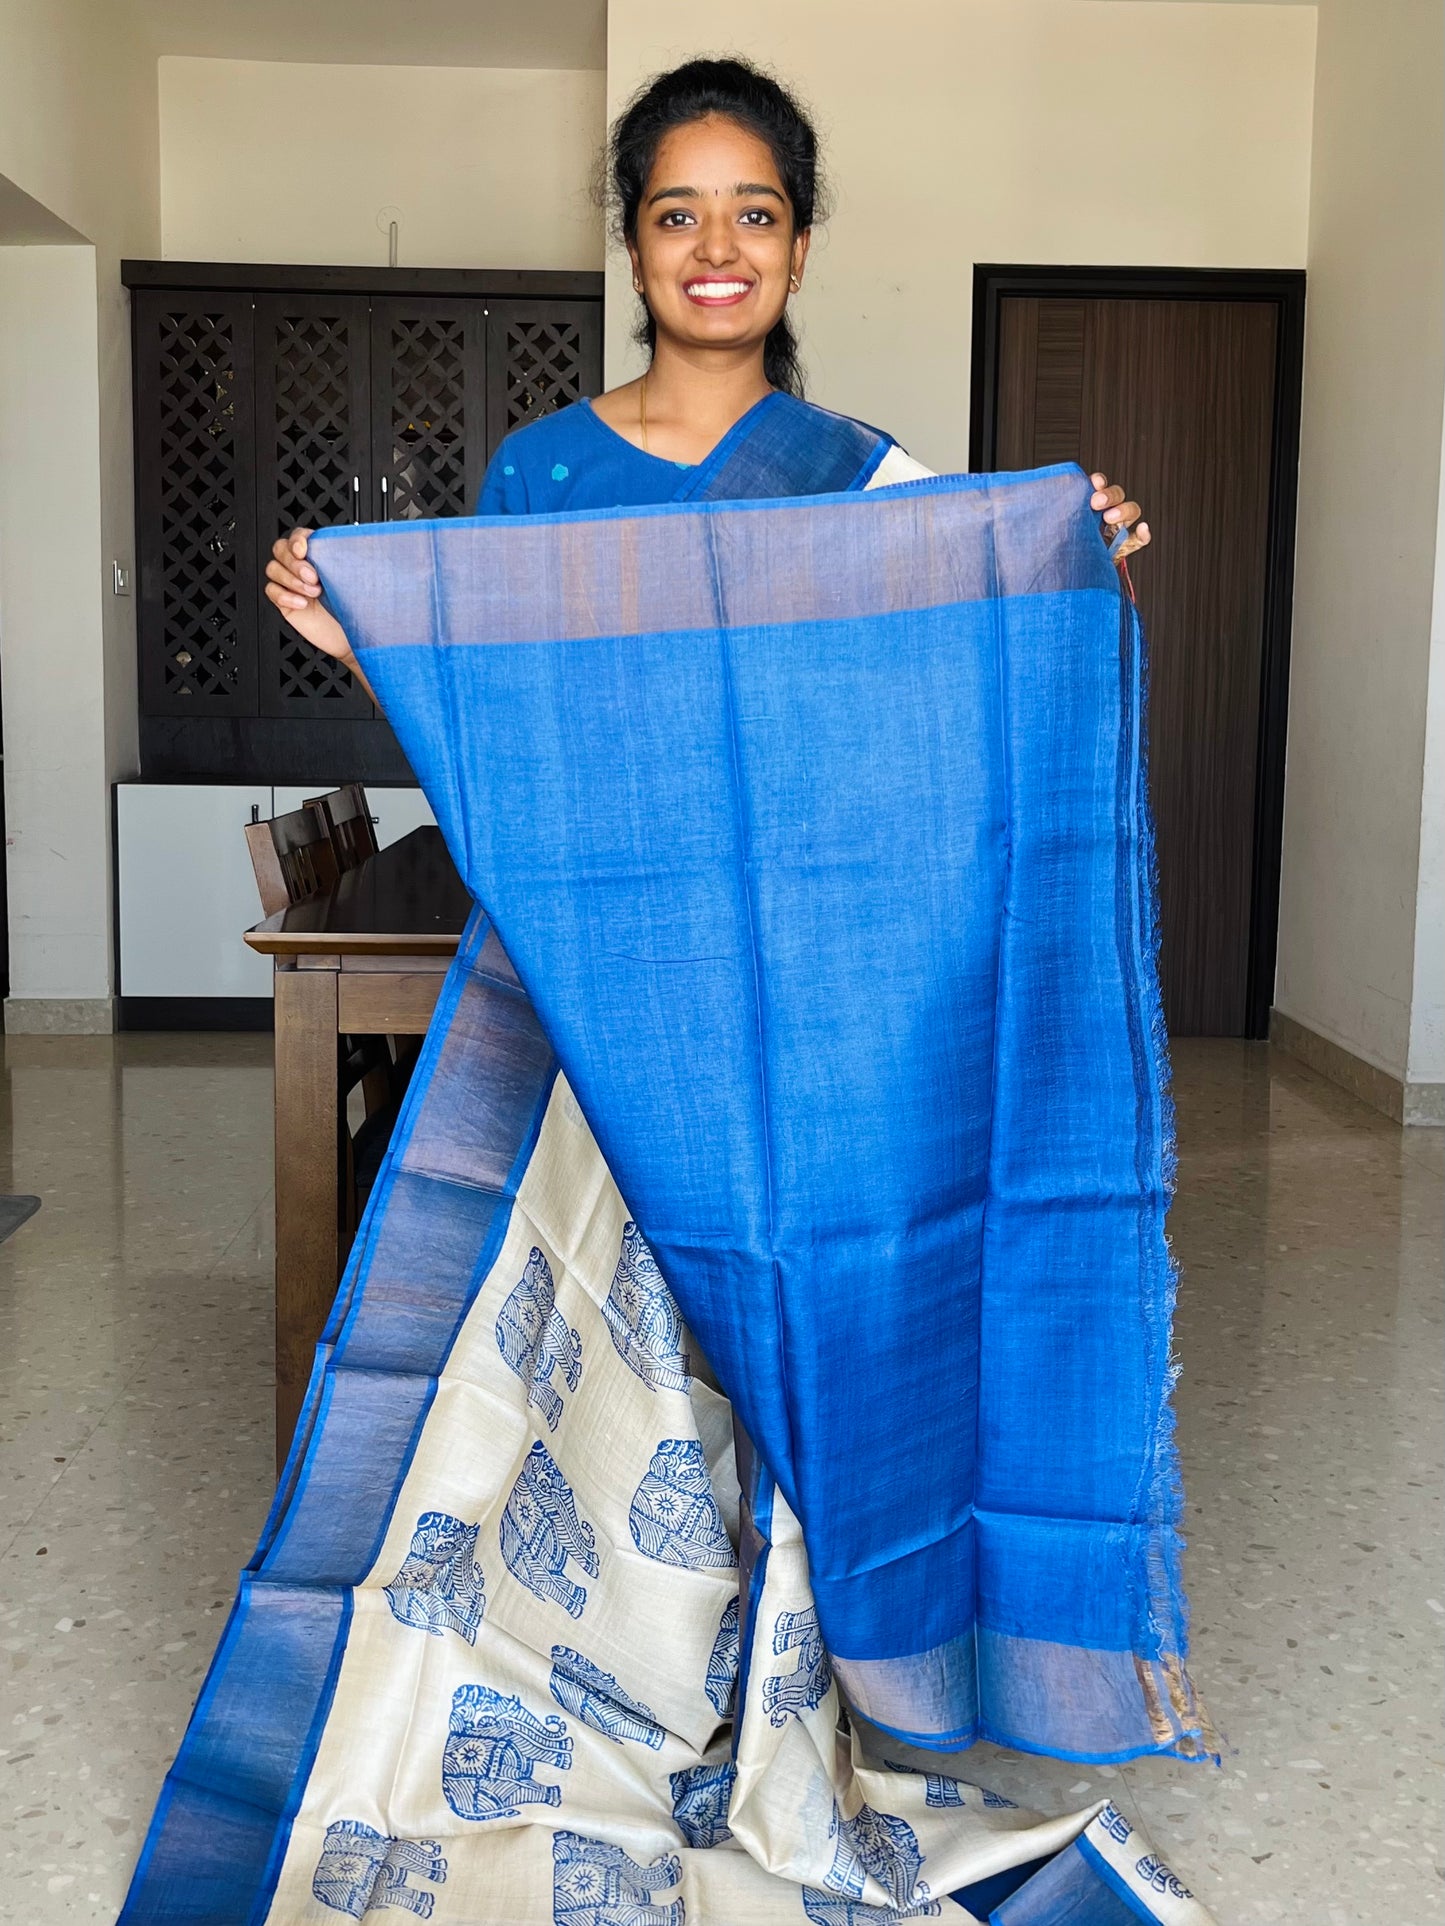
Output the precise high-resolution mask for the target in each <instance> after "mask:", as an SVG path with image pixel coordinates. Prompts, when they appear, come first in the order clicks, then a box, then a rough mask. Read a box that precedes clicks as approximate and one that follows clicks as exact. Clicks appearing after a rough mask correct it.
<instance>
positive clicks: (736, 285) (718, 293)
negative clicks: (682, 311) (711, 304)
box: [687, 281, 751, 301]
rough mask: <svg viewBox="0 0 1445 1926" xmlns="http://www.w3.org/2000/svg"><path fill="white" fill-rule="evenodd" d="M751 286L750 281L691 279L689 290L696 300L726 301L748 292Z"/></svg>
mask: <svg viewBox="0 0 1445 1926" xmlns="http://www.w3.org/2000/svg"><path fill="white" fill-rule="evenodd" d="M750 286H751V283H750V282H748V281H690V282H689V283H688V287H687V291H688V293H689V294H690V295H692V297H693V298H694V300H698V299H701V300H703V301H726V300H730V299H731V298H732V296H733V295H735V294H746V293H747V291H748V288H749V287H750Z"/></svg>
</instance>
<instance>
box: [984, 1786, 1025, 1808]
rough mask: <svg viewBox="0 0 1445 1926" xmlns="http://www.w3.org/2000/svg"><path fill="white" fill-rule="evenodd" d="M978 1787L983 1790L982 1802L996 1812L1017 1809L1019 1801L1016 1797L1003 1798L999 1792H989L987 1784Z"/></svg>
mask: <svg viewBox="0 0 1445 1926" xmlns="http://www.w3.org/2000/svg"><path fill="white" fill-rule="evenodd" d="M980 1789H981V1791H982V1792H983V1803H984V1804H985V1805H986V1806H990V1807H992V1808H993V1809H994V1810H995V1811H998V1812H1017V1811H1018V1809H1019V1802H1018V1800H1017V1799H1005V1798H1004V1796H1003V1794H1002V1793H1001V1792H990V1791H989V1789H988V1787H987V1786H984V1787H982V1788H980Z"/></svg>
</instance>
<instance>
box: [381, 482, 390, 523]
mask: <svg viewBox="0 0 1445 1926" xmlns="http://www.w3.org/2000/svg"><path fill="white" fill-rule="evenodd" d="M381 519H382V520H383V521H384V522H389V521H390V520H391V483H390V482H389V481H388V480H387V478H386V476H385V475H383V476H382V478H381Z"/></svg>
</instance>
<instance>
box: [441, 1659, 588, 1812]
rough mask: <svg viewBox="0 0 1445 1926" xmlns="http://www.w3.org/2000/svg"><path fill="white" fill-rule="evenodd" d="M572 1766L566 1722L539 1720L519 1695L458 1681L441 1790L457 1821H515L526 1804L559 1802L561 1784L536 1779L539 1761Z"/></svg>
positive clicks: (566, 1767) (551, 1716)
mask: <svg viewBox="0 0 1445 1926" xmlns="http://www.w3.org/2000/svg"><path fill="white" fill-rule="evenodd" d="M571 1764H572V1741H571V1740H570V1739H569V1738H568V1737H567V1721H566V1720H565V1719H559V1718H558V1717H557V1715H556V1713H555V1712H549V1713H547V1715H546V1716H545V1717H544V1718H540V1719H539V1718H538V1717H537V1715H536V1713H535V1712H529V1711H528V1709H527V1707H526V1706H525V1705H523V1703H522V1701H521V1700H520V1699H518V1698H504V1697H503V1696H502V1694H501V1693H500V1692H494V1691H493V1690H492V1688H491V1686H490V1685H460V1686H458V1687H457V1689H456V1691H455V1692H454V1693H453V1694H452V1717H451V1726H450V1729H449V1731H448V1733H447V1742H446V1745H445V1747H444V1748H443V1751H442V1794H443V1797H444V1798H445V1799H446V1802H447V1804H448V1805H449V1806H450V1807H451V1809H452V1811H453V1812H454V1813H456V1815H457V1817H458V1818H459V1819H511V1818H515V1817H516V1815H517V1813H518V1812H519V1811H520V1809H521V1808H522V1807H523V1806H555V1805H558V1804H560V1803H561V1799H562V1788H561V1787H560V1786H553V1785H545V1784H540V1783H539V1782H538V1781H536V1780H534V1779H533V1777H532V1774H533V1772H534V1771H535V1770H536V1768H537V1767H538V1766H539V1765H544V1766H551V1767H553V1769H554V1770H556V1771H558V1772H566V1771H568V1770H569V1769H570V1767H571Z"/></svg>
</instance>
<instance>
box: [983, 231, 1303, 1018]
mask: <svg viewBox="0 0 1445 1926" xmlns="http://www.w3.org/2000/svg"><path fill="white" fill-rule="evenodd" d="M1303 348H1304V274H1303V273H1302V272H1298V271H1294V272H1290V271H1281V272H1277V273H1276V272H1260V271H1255V270H1246V269H1241V270H1219V271H1215V270H1208V271H1206V270H1197V269H1154V268H1147V269H1146V268H1050V267H1000V266H980V267H977V268H976V269H975V271H974V333H973V405H972V412H971V427H970V445H969V465H970V467H971V468H973V469H975V470H1009V469H1016V468H1035V467H1042V466H1044V465H1046V464H1048V463H1051V462H1057V461H1078V462H1080V463H1082V465H1083V466H1084V467H1085V468H1090V469H1103V470H1104V471H1105V472H1106V473H1107V474H1108V476H1109V478H1110V480H1111V481H1122V482H1124V483H1125V484H1126V486H1127V487H1128V490H1129V493H1130V495H1131V496H1132V497H1133V499H1135V500H1136V501H1138V502H1140V503H1142V505H1143V508H1144V514H1145V519H1146V520H1147V521H1148V522H1149V523H1150V526H1151V530H1152V532H1153V535H1154V541H1153V544H1152V545H1151V547H1150V548H1149V549H1148V550H1147V551H1145V553H1144V554H1142V555H1141V556H1139V557H1137V558H1136V565H1135V567H1134V569H1133V580H1134V586H1135V590H1136V593H1137V595H1138V600H1139V609H1140V613H1141V615H1142V616H1143V619H1144V627H1145V631H1146V634H1147V636H1148V639H1149V654H1150V665H1151V674H1150V697H1149V734H1150V787H1151V791H1152V796H1153V803H1154V816H1155V824H1156V832H1157V841H1158V851H1159V894H1160V920H1161V923H1162V927H1163V947H1162V955H1161V959H1160V974H1161V978H1162V984H1163V991H1164V1009H1165V1015H1166V1018H1167V1020H1168V1024H1169V1028H1170V1031H1171V1033H1172V1034H1174V1035H1175V1036H1232V1037H1263V1036H1266V1035H1267V1034H1268V1031H1269V1011H1270V1004H1271V1001H1272V997H1273V989H1274V956H1275V937H1276V930H1277V924H1278V905H1279V852H1280V829H1281V823H1282V818H1283V806H1284V748H1285V713H1286V698H1287V691H1288V674H1289V618H1290V601H1291V594H1292V588H1293V577H1294V521H1295V494H1296V480H1297V469H1298V462H1299V409H1300V380H1301V373H1302V366H1303Z"/></svg>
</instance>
